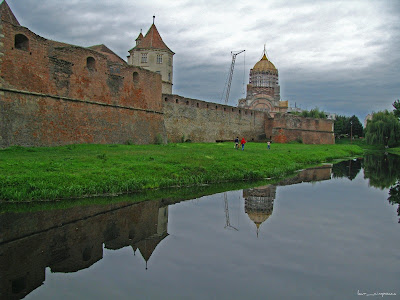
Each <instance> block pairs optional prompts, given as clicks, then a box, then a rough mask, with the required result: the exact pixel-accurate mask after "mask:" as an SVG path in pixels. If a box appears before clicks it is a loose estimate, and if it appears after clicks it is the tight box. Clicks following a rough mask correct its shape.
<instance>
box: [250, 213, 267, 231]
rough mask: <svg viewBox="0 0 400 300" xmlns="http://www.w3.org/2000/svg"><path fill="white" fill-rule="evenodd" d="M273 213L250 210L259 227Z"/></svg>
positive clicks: (252, 218) (251, 217)
mask: <svg viewBox="0 0 400 300" xmlns="http://www.w3.org/2000/svg"><path fill="white" fill-rule="evenodd" d="M271 214H272V213H270V214H268V213H262V212H248V213H247V215H248V216H249V218H250V220H252V221H253V222H254V224H256V226H257V228H258V227H260V225H261V224H262V223H264V222H265V221H266V220H267V219H268V218H269V216H270V215H271Z"/></svg>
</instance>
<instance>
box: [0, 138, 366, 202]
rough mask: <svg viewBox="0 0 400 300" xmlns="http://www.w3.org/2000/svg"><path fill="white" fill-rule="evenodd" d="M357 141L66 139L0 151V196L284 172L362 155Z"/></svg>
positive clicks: (89, 192) (84, 192)
mask: <svg viewBox="0 0 400 300" xmlns="http://www.w3.org/2000/svg"><path fill="white" fill-rule="evenodd" d="M362 153H363V150H362V149H361V148H360V147H359V146H357V145H303V144H273V145H272V148H271V150H267V149H266V145H265V144H259V143H248V144H246V147H245V151H241V150H234V149H233V143H217V144H214V143H213V144H211V143H210V144H194V143H193V144H192V143H183V144H168V145H70V146H60V147H50V148H23V147H11V148H8V149H3V150H0V180H1V182H2V185H1V187H0V199H1V200H2V201H18V202H21V201H38V200H61V199H72V198H83V197H93V196H105V195H112V196H115V195H120V194H126V193H133V192H140V191H145V190H151V189H163V188H172V187H188V186H197V185H202V184H212V183H222V182H235V181H244V180H246V181H251V180H262V179H265V178H281V177H284V176H287V175H288V174H290V173H293V172H294V171H296V170H299V169H303V168H306V167H310V166H313V165H317V164H320V163H323V162H331V161H333V160H334V159H338V158H344V157H354V156H360V155H362Z"/></svg>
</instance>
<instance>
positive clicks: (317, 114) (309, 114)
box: [300, 107, 326, 119]
mask: <svg viewBox="0 0 400 300" xmlns="http://www.w3.org/2000/svg"><path fill="white" fill-rule="evenodd" d="M300 115H301V116H302V117H305V118H316V119H326V114H325V112H324V111H321V110H319V108H318V107H316V108H313V109H312V110H310V111H307V110H303V111H302V112H301V113H300Z"/></svg>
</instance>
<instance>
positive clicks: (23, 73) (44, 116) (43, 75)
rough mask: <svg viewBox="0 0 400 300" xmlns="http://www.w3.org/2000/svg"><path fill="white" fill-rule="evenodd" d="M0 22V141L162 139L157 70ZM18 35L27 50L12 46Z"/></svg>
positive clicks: (45, 142)
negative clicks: (124, 62) (88, 62)
mask: <svg viewBox="0 0 400 300" xmlns="http://www.w3.org/2000/svg"><path fill="white" fill-rule="evenodd" d="M0 25H1V26H2V32H3V36H4V37H2V39H1V42H2V44H0V53H2V55H0V58H1V61H0V72H1V81H0V84H1V85H0V128H1V132H0V147H8V146H11V145H24V146H53V145H63V144H71V143H124V142H126V141H131V142H133V143H138V144H148V143H154V142H155V141H156V139H157V138H158V136H161V137H162V138H164V139H165V128H164V115H163V112H162V102H161V99H160V97H161V90H162V89H161V84H162V82H161V76H160V75H159V74H156V73H154V72H150V71H147V70H144V69H141V68H138V67H134V66H128V65H127V64H122V63H115V62H112V61H110V60H108V59H107V56H106V55H104V54H102V53H100V52H96V51H93V50H90V49H87V48H82V47H77V46H72V45H67V44H63V43H59V42H54V41H49V40H46V39H44V38H42V37H40V36H38V35H36V34H34V33H33V32H31V31H29V30H28V29H27V28H25V27H21V26H15V25H12V24H10V23H8V22H4V21H2V22H0ZM17 34H23V35H24V36H25V37H27V38H28V40H29V47H28V48H27V49H16V48H15V44H14V37H15V36H16V35H17ZM88 57H91V58H93V59H94V65H93V66H90V67H89V66H88V64H87V58H88Z"/></svg>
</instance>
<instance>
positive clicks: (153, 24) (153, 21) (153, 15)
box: [153, 15, 156, 25]
mask: <svg viewBox="0 0 400 300" xmlns="http://www.w3.org/2000/svg"><path fill="white" fill-rule="evenodd" d="M155 18H156V16H155V15H153V25H154V19H155Z"/></svg>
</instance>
